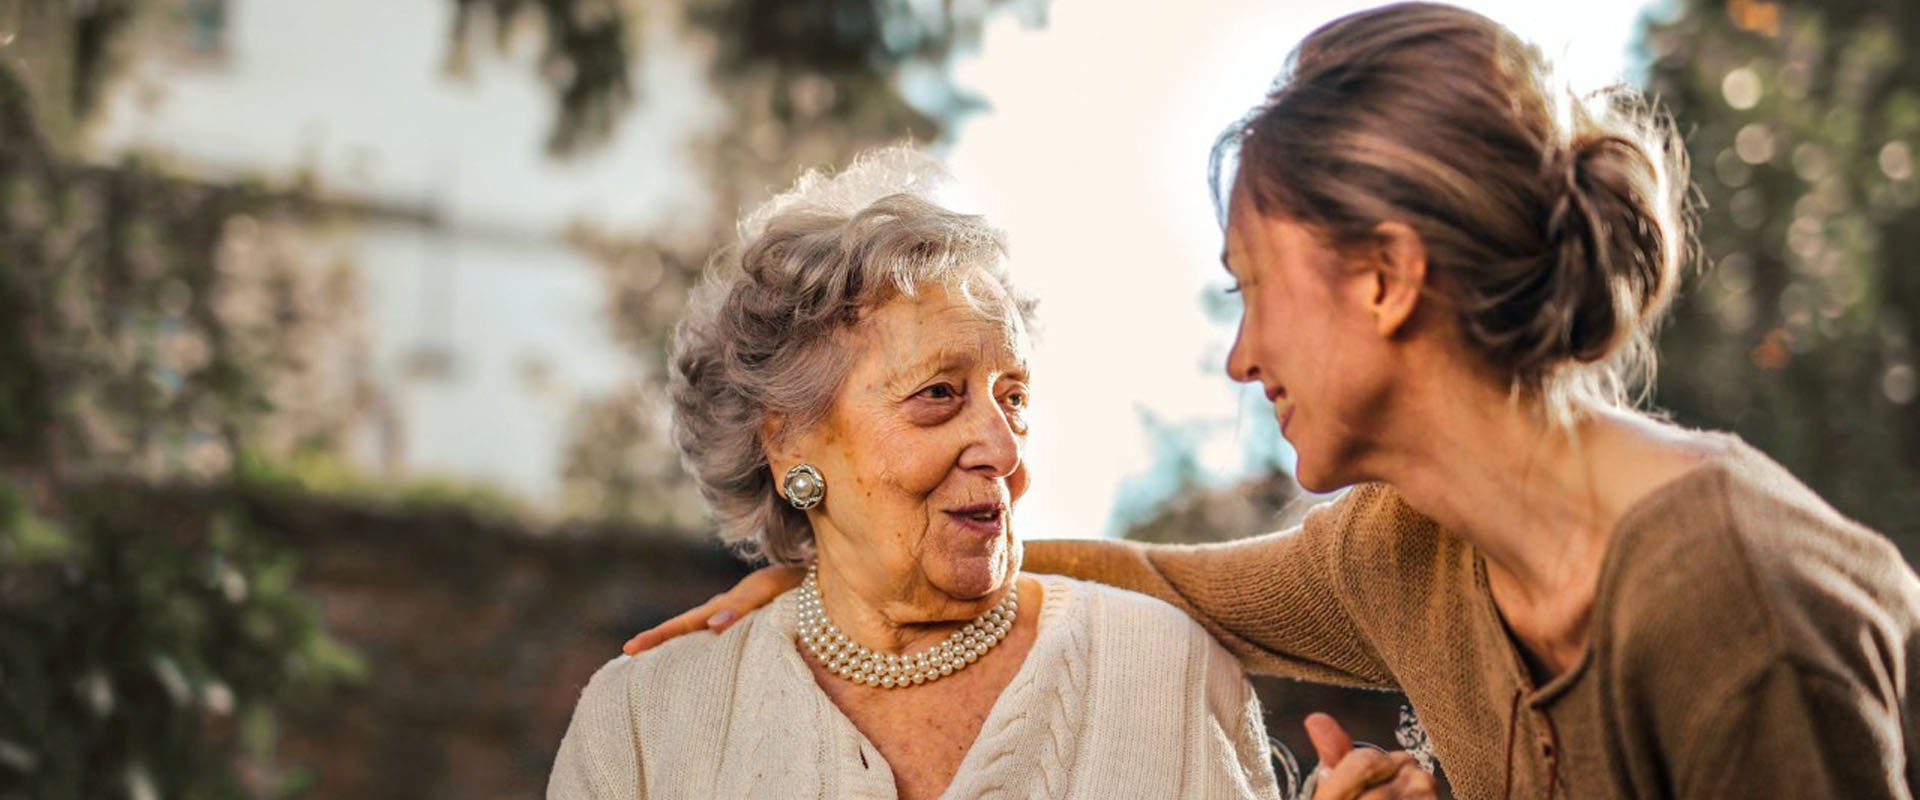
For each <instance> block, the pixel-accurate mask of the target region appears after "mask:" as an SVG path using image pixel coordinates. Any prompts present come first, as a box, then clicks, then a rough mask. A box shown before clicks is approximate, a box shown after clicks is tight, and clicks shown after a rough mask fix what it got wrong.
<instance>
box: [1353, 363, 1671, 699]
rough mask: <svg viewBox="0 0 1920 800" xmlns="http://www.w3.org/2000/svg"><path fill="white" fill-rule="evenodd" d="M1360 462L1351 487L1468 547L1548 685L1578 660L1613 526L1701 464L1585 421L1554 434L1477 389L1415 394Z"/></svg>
mask: <svg viewBox="0 0 1920 800" xmlns="http://www.w3.org/2000/svg"><path fill="white" fill-rule="evenodd" d="M1407 397H1409V398H1411V399H1409V400H1407V401H1406V402H1405V407H1404V408H1402V409H1400V411H1401V412H1403V413H1397V414H1394V415H1393V417H1394V418H1395V419H1397V420H1399V421H1400V422H1399V424H1397V425H1393V426H1391V427H1390V429H1389V430H1385V431H1383V432H1382V435H1381V436H1380V437H1379V441H1381V442H1387V443H1393V444H1381V445H1378V446H1375V447H1373V448H1372V449H1371V450H1370V451H1368V452H1367V453H1365V454H1364V455H1363V456H1362V457H1363V459H1364V461H1363V462H1362V463H1363V467H1364V469H1363V470H1362V473H1363V474H1366V475H1369V476H1372V477H1374V478H1377V479H1379V480H1383V481H1385V482H1387V483H1389V484H1392V485H1393V486H1394V488H1395V489H1396V490H1398V491H1399V492H1400V494H1401V496H1402V497H1403V498H1405V500H1406V501H1407V503H1408V504H1409V505H1411V506H1413V507H1414V508H1415V509H1418V510H1419V511H1420V512H1421V513H1423V514H1426V515H1427V516H1429V517H1431V518H1433V519H1434V521H1436V522H1438V523H1440V525H1442V526H1443V527H1445V528H1447V529H1448V530H1449V531H1451V532H1453V533H1454V534H1455V535H1457V536H1460V537H1461V538H1463V539H1465V540H1466V541H1467V542H1469V543H1471V544H1472V545H1473V546H1474V547H1475V549H1477V550H1478V551H1479V552H1480V553H1481V555H1482V556H1483V557H1484V558H1485V559H1486V562H1487V571H1488V579H1489V582H1490V583H1491V586H1492V589H1493V595H1494V601H1495V604H1496V605H1497V606H1498V607H1499V609H1500V611H1501V613H1502V615H1503V616H1504V617H1505V619H1506V622H1507V624H1508V626H1509V628H1510V629H1511V630H1512V632H1513V633H1514V635H1515V636H1516V638H1518V639H1519V640H1520V642H1521V644H1522V645H1523V649H1524V650H1526V651H1528V653H1527V654H1528V655H1529V656H1530V657H1532V658H1533V659H1535V665H1536V667H1538V668H1544V672H1546V673H1548V674H1552V673H1556V672H1558V671H1559V669H1560V668H1564V667H1566V666H1568V665H1569V664H1570V663H1571V662H1572V661H1573V660H1574V659H1575V658H1577V656H1578V655H1579V654H1580V653H1581V652H1583V651H1584V649H1585V645H1586V637H1587V630H1588V623H1589V621H1590V612H1591V609H1592V605H1593V598H1594V593H1595V591H1596V590H1597V584H1598V578H1599V573H1600V568H1601V565H1602V563H1603V562H1604V559H1605V556H1606V553H1607V547H1608V545H1609V544H1610V542H1611V541H1612V538H1613V534H1614V528H1615V525H1616V524H1617V523H1618V521H1619V519H1620V517H1621V515H1622V514H1624V513H1625V512H1626V511H1628V510H1629V509H1630V508H1631V507H1632V506H1633V505H1634V504H1635V503H1636V502H1638V501H1639V500H1640V499H1641V498H1642V497H1644V496H1645V495H1647V494H1648V493H1650V492H1652V491H1653V490H1654V489H1656V488H1658V487H1659V486H1660V485H1662V484H1664V483H1666V482H1667V481H1669V480H1671V479H1673V478H1674V477H1677V476H1678V475H1679V474H1680V473H1682V472H1684V471H1685V470H1686V469H1688V468H1690V467H1691V466H1692V465H1693V464H1695V463H1697V462H1698V461H1699V460H1700V458H1702V457H1703V448H1702V446H1701V444H1700V443H1699V442H1698V441H1695V440H1691V439H1689V437H1687V436H1686V435H1685V434H1683V433H1682V432H1680V431H1678V430H1676V429H1673V428H1671V427H1668V426H1665V425H1662V424H1660V423H1657V422H1655V421H1653V420H1650V419H1647V418H1645V417H1642V416H1639V415H1637V414H1633V413H1631V412H1624V411H1612V410H1601V409H1589V410H1586V411H1584V412H1583V413H1580V414H1579V415H1578V416H1577V417H1576V419H1575V420H1574V421H1573V422H1572V423H1571V424H1570V425H1566V426H1561V425H1555V424H1551V423H1549V422H1548V421H1547V420H1546V419H1545V416H1544V415H1543V414H1542V413H1541V412H1540V410H1539V409H1538V408H1537V407H1534V406H1530V405H1528V404H1526V403H1523V402H1516V401H1514V400H1512V399H1511V398H1510V396H1509V395H1508V394H1507V392H1505V391H1504V390H1502V389H1499V388H1496V387H1493V386H1491V385H1489V384H1488V383H1486V382H1484V381H1473V380H1467V379H1464V378H1462V379H1459V380H1458V381H1457V382H1454V383H1451V384H1446V383H1444V382H1441V384H1440V385H1429V386H1423V387H1420V391H1416V392H1409V393H1407Z"/></svg>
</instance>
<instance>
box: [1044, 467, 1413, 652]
mask: <svg viewBox="0 0 1920 800" xmlns="http://www.w3.org/2000/svg"><path fill="white" fill-rule="evenodd" d="M1382 491H1384V489H1383V488H1382V487H1377V486H1368V487H1360V488H1357V489H1355V490H1353V491H1350V492H1348V493H1347V494H1346V495H1344V496H1342V497H1341V498H1340V499H1338V500H1336V501H1333V502H1331V503H1328V504H1326V505H1323V506H1321V507H1319V508H1316V509H1315V510H1313V511H1312V512H1310V513H1309V514H1308V516H1307V518H1306V519H1305V520H1304V521H1303V522H1302V523H1301V524H1300V525H1299V526H1297V527H1294V528H1292V529H1289V530H1285V531H1280V532H1278V533H1270V534H1267V535H1265V536H1256V537H1253V538H1250V539H1241V540H1238V541H1233V542H1225V543H1220V544H1208V545H1154V544H1142V543H1139V542H1123V541H1113V540H1076V541H1066V540H1056V541H1036V542H1030V543H1028V544H1027V546H1026V556H1025V563H1024V567H1025V568H1026V569H1028V570H1031V571H1034V572H1052V573H1057V574H1064V575H1070V576H1073V577H1076V578H1080V579H1083V580H1090V581H1097V582H1100V583H1105V584H1107V585H1109V586H1117V587H1119V588H1122V589H1129V590H1132V591H1136V592H1141V593H1143V594H1148V595H1152V596H1154V597H1157V598H1159V599H1161V600H1164V601H1166V602H1168V603H1171V604H1172V605H1173V606H1174V607H1176V608H1179V609H1180V610H1181V611H1183V612H1186V614H1187V615H1188V616H1190V617H1192V618H1193V619H1194V620H1195V621H1197V622H1199V623H1200V624H1201V626H1203V627H1205V628H1206V630H1207V632H1208V633H1210V634H1212V635H1213V638H1214V639H1216V640H1218V641H1219V642H1220V644H1221V645H1223V646H1225V647H1226V648H1227V651H1228V652H1230V653H1232V654H1233V655H1234V657H1235V658H1237V659H1239V661H1240V663H1241V665H1242V666H1244V667H1245V668H1246V669H1247V670H1248V671H1251V672H1256V673H1264V674H1272V675H1281V676H1285V677H1290V678H1299V679H1303V680H1311V681H1316V682H1320V683H1333V684H1339V685H1344V686H1364V687H1377V688H1388V687H1391V686H1392V685H1393V678H1392V675H1391V673H1389V672H1388V670H1387V667H1386V665H1385V664H1384V663H1383V661H1382V660H1381V658H1380V656H1379V655H1378V653H1376V652H1375V651H1374V649H1373V647H1372V646H1371V645H1370V644H1369V643H1368V642H1367V640H1366V638H1365V636H1364V635H1363V631H1362V629H1361V626H1360V625H1359V624H1358V622H1357V621H1356V619H1355V617H1354V614H1353V606H1354V601H1353V597H1352V595H1351V592H1350V591H1349V587H1350V583H1351V581H1350V580H1349V579H1348V577H1347V576H1345V575H1343V574H1342V569H1341V564H1340V561H1341V557H1342V551H1343V549H1344V546H1345V541H1344V540H1345V539H1346V537H1348V536H1349V535H1350V534H1352V533H1354V532H1356V531H1357V530H1361V531H1364V530H1372V529H1376V528H1377V529H1379V530H1383V531H1384V530H1390V524H1391V523H1392V521H1393V520H1392V519H1389V518H1385V515H1388V514H1393V513H1397V512H1396V511H1395V509H1396V508H1404V506H1400V505H1398V504H1395V503H1383V502H1381V498H1379V497H1378V496H1377V495H1378V494H1379V493H1380V492H1382Z"/></svg>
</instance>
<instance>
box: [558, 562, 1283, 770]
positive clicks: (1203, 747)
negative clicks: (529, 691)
mask: <svg viewBox="0 0 1920 800" xmlns="http://www.w3.org/2000/svg"><path fill="white" fill-rule="evenodd" d="M1037 577H1039V579H1040V580H1041V581H1042V586H1044V587H1045V598H1044V599H1043V601H1042V603H1041V610H1040V622H1039V625H1040V631H1039V635H1038V637H1037V638H1036V640H1035V641H1034V644H1033V649H1032V650H1031V651H1030V652H1029V653H1028V654H1027V659H1026V662H1025V663H1024V664H1022V665H1021V667H1020V669H1019V672H1018V673H1017V674H1016V675H1015V676H1014V678H1013V681H1012V682H1011V683H1010V684H1008V685H1007V688H1006V690H1005V691H1004V692H1003V693H1002V694H1001V695H1000V698H999V700H998V701H997V702H996V703H995V704H994V706H993V709H992V711H991V712H990V713H989V714H988V716H987V720H986V723H985V725H983V726H982V728H981V730H980V736H979V738H978V739H976V740H975V741H974V743H973V747H972V749H970V750H969V751H968V752H967V755H966V757H965V760H963V761H962V762H961V765H960V769H959V772H958V773H956V774H955V775H954V779H953V783H952V784H950V785H949V786H948V787H947V790H946V792H945V793H944V794H942V795H941V796H942V797H946V798H975V797H1010V798H1011V797H1017V798H1029V797H1045V798H1100V800H1106V799H1107V798H1120V797H1142V798H1149V797H1150V798H1171V797H1179V798H1215V797H1220V798H1242V797H1268V798H1270V797H1274V796H1276V795H1277V794H1278V790H1277V789H1276V788H1275V783H1274V776H1273V771H1272V769H1271V767H1270V766H1269V762H1268V751H1267V743H1266V737H1265V735H1264V733H1263V731H1262V727H1261V719H1260V706H1259V701H1258V700H1257V699H1256V698H1255V697H1254V695H1253V692H1252V690H1251V689H1250V688H1249V687H1248V686H1247V682H1246V679H1245V678H1244V677H1243V676H1242V675H1241V673H1240V668H1239V666H1238V665H1237V664H1236V663H1235V661H1234V659H1233V657H1232V656H1230V655H1228V654H1227V653H1226V651H1224V650H1222V649H1221V648H1220V646H1219V645H1218V644H1215V643H1214V641H1213V640H1212V639H1211V638H1209V637H1208V636H1207V634H1206V632H1205V631H1203V630H1201V629H1200V627H1199V626H1198V625H1195V624H1194V623H1193V622H1192V621H1191V620H1189V619H1188V618H1187V617H1186V615H1184V614H1182V613H1180V612H1179V611H1177V610H1175V609H1174V608H1173V607H1172V606H1169V605H1167V604H1165V603H1163V602H1160V601H1158V600H1154V599H1152V598H1148V597H1144V596H1141V595H1136V594H1131V593H1128V592H1122V591H1119V590H1116V589H1109V588H1106V587H1103V586H1099V585H1097V584H1091V583H1082V582H1079V581H1075V580H1072V579H1069V578H1061V577H1056V576H1050V575H1049V576H1037ZM795 607H796V596H795V594H794V593H793V592H788V593H787V594H785V595H782V596H781V597H780V598H779V599H777V600H775V601H774V602H773V603H772V604H771V605H769V606H767V607H766V608H764V609H762V610H760V611H759V612H757V613H755V614H752V615H749V616H748V617H747V618H746V619H744V620H741V622H740V623H739V624H737V625H735V626H733V627H732V628H731V629H729V630H727V631H726V632H725V633H723V634H719V635H713V634H704V633H702V634H696V635H693V636H686V637H682V638H680V639H676V640H674V641H672V642H668V643H667V644H665V645H662V646H661V647H660V648H658V649H656V650H653V651H651V652H648V653H645V654H642V655H640V656H638V657H633V658H629V657H625V656H622V657H619V658H616V659H614V660H613V661H611V662H608V663H607V665H606V666H604V667H601V668H600V670H599V671H598V672H597V673H595V674H594V676H593V678H592V680H591V681H589V682H588V684H587V687H586V689H585V691H584V692H583V693H582V694H581V697H580V704H579V706H578V707H576V708H575V709H574V712H573V722H572V724H571V725H570V726H569V727H568V729H567V734H566V738H565V739H563V740H562V741H561V743H560V753H559V756H558V757H557V758H556V759H555V761H554V765H553V774H552V776H551V778H550V779H549V781H548V784H547V797H549V798H566V799H568V800H571V799H572V798H597V799H601V800H611V799H612V798H622V799H623V800H624V799H626V798H646V797H652V798H696V797H699V798H704V797H727V798H749V797H779V798H807V797H818V798H892V797H895V796H896V795H897V793H896V791H895V789H894V785H893V773H892V770H891V769H890V768H889V767H888V765H887V763H886V761H885V760H883V759H882V758H881V756H880V753H879V751H878V750H877V749H875V748H874V746H873V744H872V743H871V742H868V741H867V739H866V737H865V736H862V735H861V734H860V732H859V731H858V730H856V729H855V728H854V726H853V724H852V723H851V722H849V721H848V720H847V718H846V716H845V715H843V714H841V713H840V711H839V709H838V708H836V707H835V706H834V705H833V703H832V702H831V701H829V700H828V699H827V696H826V693H825V692H822V691H821V690H820V688H819V686H818V685H817V684H815V683H814V678H813V674H812V673H811V672H809V671H808V669H807V666H806V663H805V662H803V661H802V660H801V657H800V654H799V653H798V652H797V651H796V650H795V649H794V640H793V634H794V610H795Z"/></svg>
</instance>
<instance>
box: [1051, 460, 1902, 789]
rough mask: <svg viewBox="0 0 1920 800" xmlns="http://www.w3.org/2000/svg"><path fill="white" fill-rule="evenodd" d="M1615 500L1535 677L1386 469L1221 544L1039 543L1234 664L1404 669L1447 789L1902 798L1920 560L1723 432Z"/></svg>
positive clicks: (1291, 670)
mask: <svg viewBox="0 0 1920 800" xmlns="http://www.w3.org/2000/svg"><path fill="white" fill-rule="evenodd" d="M1715 438H1716V439H1717V440H1718V441H1720V442H1721V443H1722V444H1723V445H1724V447H1723V448H1722V452H1721V454H1719V455H1716V456H1714V457H1711V458H1709V459H1708V460H1707V461H1705V462H1703V463H1702V464H1700V465H1698V466H1696V467H1694V468H1692V469H1691V470H1689V471H1688V472H1686V473H1685V474H1683V475H1681V476H1680V477H1678V478H1677V479H1675V480H1673V481H1672V482H1670V483H1668V484H1666V485H1664V486H1662V487H1660V488H1659V489H1657V490H1655V491H1654V492H1652V493H1651V494H1649V495H1648V496H1646V497H1644V498H1642V499H1641V500H1640V501H1639V502H1638V503H1637V504H1636V505H1635V506H1633V507H1632V508H1631V509H1630V510H1629V511H1628V512H1627V513H1625V514H1624V515H1622V517H1621V518H1620V519H1619V521H1618V523H1617V525H1616V526H1615V528H1614V531H1613V534H1612V536H1611V538H1610V540H1609V542H1608V544H1607V553H1606V556H1605V558H1604V560H1603V565H1602V567H1601V569H1600V572H1599V578H1598V583H1597V586H1596V594H1595V596H1594V600H1593V608H1592V612H1591V629H1590V632H1589V638H1588V644H1587V650H1586V651H1585V653H1584V654H1583V655H1582V657H1581V658H1580V660H1579V661H1578V663H1577V664H1576V665H1575V666H1573V667H1572V668H1571V669H1568V670H1567V671H1565V672H1563V673H1561V674H1559V675H1558V676H1556V677H1554V678H1553V679H1552V680H1550V681H1548V682H1547V683H1546V684H1545V685H1535V683H1534V681H1533V680H1532V678H1531V677H1530V673H1529V671H1528V668H1527V666H1526V664H1525V662H1524V660H1523V659H1522V658H1521V654H1520V650H1519V649H1518V647H1517V646H1516V644H1515V643H1514V641H1513V639H1512V636H1511V634H1510V633H1509V632H1508V630H1507V628H1506V626H1505V624H1504V622H1503V621H1502V619H1501V616H1500V613H1499V611H1498V609H1497V607H1496V606H1495V604H1494V601H1493V595H1492V593H1491V591H1490V590H1489V588H1488V583H1487V573H1486V567H1485V562H1484V560H1483V558H1482V556H1481V554H1480V553H1479V552H1478V551H1477V550H1476V549H1475V548H1474V547H1473V546H1472V545H1471V544H1469V543H1468V542H1466V541H1465V540H1463V539H1462V538H1460V537H1459V536H1457V535H1454V534H1453V533H1450V532H1449V531H1447V530H1445V529H1444V528H1442V527H1441V526H1440V525H1439V524H1437V523H1436V522H1434V521H1433V520H1432V519H1430V518H1428V517H1426V516H1424V515H1422V514H1420V513H1419V512H1417V511H1415V510H1414V509H1413V508H1412V507H1410V506H1409V505H1407V503H1406V502H1405V501H1404V500H1403V499H1402V498H1401V497H1400V496H1399V494H1398V493H1396V492H1395V490H1394V489H1392V488H1391V487H1389V486H1386V485H1382V484H1369V485H1362V486H1358V487H1355V488H1353V489H1351V490H1349V491H1348V492H1346V493H1345V494H1344V495H1342V496H1340V497H1339V498H1338V499H1336V500H1334V501H1331V502H1329V503H1327V504H1325V505H1322V506H1321V507H1319V508H1317V509H1315V510H1314V511H1312V512H1310V513H1309V514H1308V515H1307V517H1306V518H1305V520H1304V521H1303V522H1302V524H1301V525H1299V526H1297V527H1296V528H1293V529H1291V530H1288V531H1282V532H1279V533H1275V534H1269V535H1266V536H1261V537H1256V538H1252V539H1244V540H1239V541H1235V542H1228V543H1223V544H1216V545H1201V546H1176V545H1145V544H1138V543H1120V542H1098V541H1094V542H1073V541H1045V542H1033V543H1029V545H1028V546H1027V556H1026V561H1025V565H1026V567H1027V568H1028V569H1030V570H1033V571H1036V572H1060V573H1065V574H1071V575H1074V576H1077V577H1080V578H1085V579H1089V580H1096V581H1101V582H1103V583H1108V584H1111V585H1115V586H1120V587H1124V588H1128V589H1132V590H1135V591H1140V592H1146V593H1149V594H1153V595H1155V596H1158V597H1160V598H1162V599H1165V600H1167V601H1169V602H1171V603H1173V604H1175V605H1177V606H1179V607H1180V608H1181V609H1183V610H1185V611H1187V612H1188V613H1189V614H1192V615H1193V617H1194V618H1195V619H1196V620H1198V621H1200V622H1201V623H1202V624H1203V625H1205V626H1206V628H1207V629H1208V631H1209V632H1211V633H1212V634H1213V635H1214V636H1215V637H1216V638H1218V639H1219V640H1220V641H1221V642H1222V643H1223V644H1224V645H1225V646H1226V647H1227V648H1228V649H1229V650H1230V651H1232V652H1233V653H1234V654H1235V655H1236V656H1238V657H1239V658H1240V659H1241V662H1242V663H1243V664H1244V665H1245V666H1246V667H1247V668H1248V669H1249V670H1250V671H1254V672H1260V673H1269V674H1278V675H1285V676H1290V677H1295V678H1302V679H1308V680H1314V681H1321V682H1327V683H1335V684H1343V685H1349V686H1364V687H1377V688H1392V689H1398V690H1400V691H1404V692H1405V693H1406V694H1407V697H1408V699H1409V701H1410V702H1411V703H1412V705H1413V707H1414V709H1415V711H1416V712H1417V713H1418V715H1419V717H1420V720H1421V722H1422V723H1423V724H1424V725H1425V727H1426V729H1427V730H1428V731H1429V733H1430V734H1431V736H1432V744H1433V746H1434V749H1435V751H1436V753H1437V755H1438V757H1439V760H1440V764H1441V767H1442V769H1443V770H1444V771H1445V773H1446V775H1447V777H1448V780H1449V781H1450V783H1451V784H1452V787H1453V789H1454V791H1455V793H1456V795H1457V796H1459V797H1461V798H1471V799H1472V800H1483V799H1497V798H1629V797H1630V798H1648V799H1649V800H1651V799H1652V798H1723V797H1726V798H1731V797H1779V798H1842V797H1844V798H1850V799H1852V798H1860V799H1861V800H1873V799H1875V798H1911V797H1913V796H1914V795H1915V791H1916V783H1917V781H1920V772H1917V771H1916V757H1917V753H1916V743H1917V742H1920V735H1916V720H1917V719H1920V708H1917V707H1916V703H1915V694H1914V692H1915V689H1916V686H1917V683H1920V674H1916V663H1917V657H1920V581H1916V578H1915V576H1914V572H1913V570H1912V569H1911V568H1910V567H1908V565H1907V564H1906V562H1905V561H1904V560H1903V559H1902V558H1901V556H1900V554H1899V552H1898V551H1897V550H1895V548H1894V547H1893V546H1892V545H1891V544H1890V543H1889V542H1888V541H1887V540H1886V539H1885V538H1884V537H1882V536H1880V535H1878V534H1876V533H1874V532H1872V531H1870V530H1867V529H1866V528H1864V527H1862V526H1860V525H1858V524H1856V523H1854V522H1852V521H1850V520H1848V519H1846V518H1845V517H1843V516H1842V515H1841V514H1839V513H1838V512H1836V511H1835V510H1833V509H1832V508H1831V507H1830V506H1828V505H1827V504H1826V503H1825V502H1823V501H1822V500H1821V499H1820V498H1819V497H1818V496H1816V495H1815V494H1814V493H1813V492H1812V491H1810V490H1808V489H1807V488H1806V487H1805V486H1804V485H1802V484H1801V483H1800V482H1799V481H1797V480H1795V479H1794V478H1793V477H1792V476H1791V475H1790V474H1788V473H1787V472H1786V470H1784V469H1782V468H1781V467H1780V466H1779V465H1777V464H1775V463H1774V462H1772V461H1771V460H1769V459H1768V458H1767V457H1766V456H1764V455H1762V454H1761V453H1759V452H1758V451H1756V450H1754V449H1753V448H1751V447H1749V446H1747V445H1746V444H1745V443H1743V442H1741V441H1739V440H1738V439H1737V438H1736V437H1732V436H1715Z"/></svg>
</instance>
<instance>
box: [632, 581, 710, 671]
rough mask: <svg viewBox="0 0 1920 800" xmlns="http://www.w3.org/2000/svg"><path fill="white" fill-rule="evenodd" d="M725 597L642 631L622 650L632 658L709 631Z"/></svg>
mask: <svg viewBox="0 0 1920 800" xmlns="http://www.w3.org/2000/svg"><path fill="white" fill-rule="evenodd" d="M724 597H726V595H715V596H714V597H713V599H711V600H708V601H707V602H704V603H701V604H700V605H697V606H694V607H693V608H690V609H687V610H686V611H683V612H680V615H679V616H677V617H674V618H673V619H670V620H667V621H666V622H662V623H660V624H658V625H655V626H653V627H651V628H648V629H646V630H644V631H641V632H640V634H639V635H638V636H635V637H633V638H632V639H628V640H627V643H626V644H625V645H622V646H621V648H620V650H621V651H622V652H625V653H626V654H627V655H630V656H631V655H639V654H640V653H643V652H646V651H648V650H652V649H653V648H655V647H659V646H660V643H661V642H665V641H667V640H668V639H672V638H674V637H677V636H684V635H686V634H689V633H693V632H694V631H702V630H707V629H708V627H709V626H710V620H712V619H714V618H715V617H716V616H717V614H716V613H715V609H716V608H717V607H718V604H719V603H720V601H721V600H722V599H723V598H724Z"/></svg>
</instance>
